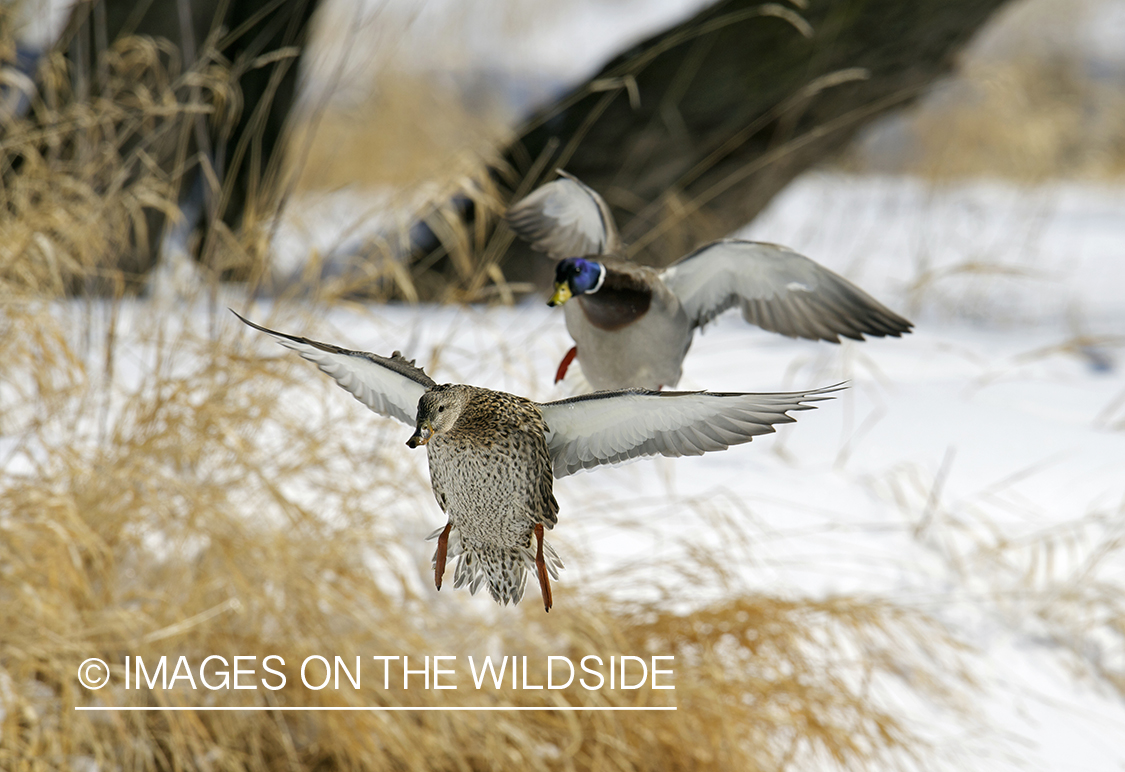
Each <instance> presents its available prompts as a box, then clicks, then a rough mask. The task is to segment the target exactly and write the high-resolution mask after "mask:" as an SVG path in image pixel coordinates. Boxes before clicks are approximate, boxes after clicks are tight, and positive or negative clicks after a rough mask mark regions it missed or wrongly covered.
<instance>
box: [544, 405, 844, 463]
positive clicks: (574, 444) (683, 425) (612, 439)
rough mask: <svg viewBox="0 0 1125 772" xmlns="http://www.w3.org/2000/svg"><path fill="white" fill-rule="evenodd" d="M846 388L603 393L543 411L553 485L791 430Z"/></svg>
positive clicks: (723, 447) (699, 452)
mask: <svg viewBox="0 0 1125 772" xmlns="http://www.w3.org/2000/svg"><path fill="white" fill-rule="evenodd" d="M843 388H844V385H843V384H838V385H836V386H829V387H828V388H824V389H814V390H812V391H795V392H788V393H779V394H713V393H711V392H706V391H680V392H674V391H647V390H644V389H629V390H626V391H601V392H595V393H594V394H586V395H583V396H580V397H571V398H570V399H564V400H559V401H558V402H548V403H546V404H542V405H540V406H539V409H540V410H541V411H542V413H543V418H544V420H545V421H546V422H547V448H548V450H549V451H550V454H551V461H552V464H553V466H554V472H555V477H565V476H566V475H568V474H573V473H574V472H577V471H579V470H580V469H591V468H593V467H595V466H599V465H601V464H619V463H621V462H623V461H628V460H630V459H633V458H639V457H641V456H655V455H661V456H698V455H701V454H703V453H707V452H710V451H713V450H725V449H726V448H728V447H730V446H731V445H739V444H741V443H744V442H749V441H750V440H751V439H752V438H754V437H756V436H757V435H759V434H768V433H770V432H772V431H774V428H773V427H774V425H775V424H781V423H792V422H793V421H795V420H796V419H795V418H793V417H792V416H790V415H788V411H790V410H810V409H812V408H813V407H815V405H811V404H806V403H811V402H819V401H821V400H825V399H831V398H832V394H833V393H834V392H837V391H840V390H841V389H843Z"/></svg>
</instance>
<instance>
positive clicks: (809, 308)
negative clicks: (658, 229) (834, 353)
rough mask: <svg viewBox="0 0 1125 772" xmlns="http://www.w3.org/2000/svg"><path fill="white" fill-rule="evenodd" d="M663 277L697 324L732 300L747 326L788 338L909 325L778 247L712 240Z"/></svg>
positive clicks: (851, 334)
mask: <svg viewBox="0 0 1125 772" xmlns="http://www.w3.org/2000/svg"><path fill="white" fill-rule="evenodd" d="M661 278H662V279H663V280H664V283H665V285H667V287H668V288H669V289H670V290H672V292H673V293H675V295H676V297H678V298H679V299H680V305H682V306H683V309H684V312H685V313H686V314H687V316H688V319H689V320H690V321H691V322H692V324H693V325H694V326H696V327H699V326H702V325H704V324H706V323H707V322H709V321H711V320H712V319H714V318H715V317H716V316H718V315H719V314H721V313H722V312H723V311H726V310H727V309H728V308H731V307H733V306H735V305H740V306H741V307H742V316H743V318H744V319H746V321H748V322H750V323H751V324H756V325H758V326H759V327H761V328H763V329H766V330H771V331H773V332H779V333H781V334H782V335H788V336H790V337H794V338H797V337H800V338H811V339H813V340H830V341H832V342H833V343H839V342H840V338H839V336H840V335H843V336H844V337H847V338H854V339H856V340H863V336H864V335H872V336H876V337H883V336H885V335H892V336H894V337H896V338H897V337H899V336H900V335H902V334H903V333H906V332H910V328H911V327H913V325H912V324H911V323H910V322H909V321H907V320H906V319H903V318H902V317H901V316H899V315H898V314H896V313H895V312H893V311H891V310H890V309H889V308H887V307H886V306H884V305H883V304H882V303H880V302H879V301H877V300H875V298H873V297H871V296H870V295H868V294H867V293H866V292H864V291H863V290H861V289H860V288H859V287H857V286H855V285H854V284H852V283H851V282H850V281H848V280H847V279H845V278H843V277H842V276H839V275H837V274H835V273H833V272H832V271H830V270H828V269H827V268H825V267H824V266H822V265H820V264H818V263H815V262H813V261H812V260H810V259H809V258H807V257H805V256H804V255H799V254H797V253H796V252H794V251H792V250H791V249H787V248H786V247H782V246H778V245H776V244H766V243H763V242H758V241H742V240H739V239H727V240H723V241H716V242H715V243H713V244H708V245H707V246H705V247H701V248H700V249H697V250H696V251H695V252H692V253H691V254H689V255H687V256H686V257H683V258H681V259H680V260H679V261H678V262H676V263H674V264H673V265H671V266H669V267H668V268H667V269H666V270H665V271H664V273H663V274H661Z"/></svg>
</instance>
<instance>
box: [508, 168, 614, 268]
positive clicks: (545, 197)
mask: <svg viewBox="0 0 1125 772" xmlns="http://www.w3.org/2000/svg"><path fill="white" fill-rule="evenodd" d="M504 219H505V220H507V221H508V225H510V226H511V228H512V230H514V231H515V232H516V233H517V234H519V236H520V238H522V239H523V240H524V241H526V242H528V243H529V244H531V248H532V249H535V250H538V251H540V252H546V253H547V255H548V256H549V257H552V258H554V259H555V260H563V259H565V258H567V257H583V256H585V255H605V254H609V253H611V252H616V251H617V250H618V249H620V247H621V239H620V238H619V237H618V235H617V226H616V225H615V224H614V222H613V215H612V214H611V213H610V211H609V207H608V206H607V205H606V203H605V200H604V199H603V198H602V197H601V196H599V195H598V194H597V193H596V192H594V190H593V189H591V188H589V187H587V186H586V185H585V184H584V183H582V182H581V181H580V180H579V179H578V178H577V177H575V176H574V175H572V174H567V173H566V172H564V171H562V170H561V169H560V170H559V178H558V179H557V180H555V181H554V182H548V183H547V184H546V185H540V186H539V187H538V188H536V189H535V190H534V191H533V192H532V193H530V194H529V195H528V196H526V197H525V198H523V199H521V200H520V201H518V202H517V203H515V204H513V205H512V207H511V208H510V209H508V211H507V213H506V214H505V215H504Z"/></svg>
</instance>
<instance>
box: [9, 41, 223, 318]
mask: <svg viewBox="0 0 1125 772" xmlns="http://www.w3.org/2000/svg"><path fill="white" fill-rule="evenodd" d="M178 61H179V60H178V52H177V51H176V50H175V49H174V48H173V47H171V46H170V45H168V44H167V43H166V42H162V41H156V40H152V39H148V38H141V37H129V38H123V39H121V40H119V41H117V42H116V43H115V44H114V45H113V46H112V47H111V48H110V49H109V50H107V51H105V52H104V53H103V54H102V56H101V57H100V59H99V67H98V71H97V78H98V80H99V88H98V90H97V93H96V95H94V96H89V97H87V98H80V97H79V96H78V95H76V94H75V93H74V92H73V91H72V88H71V80H72V77H71V75H72V73H71V65H70V63H69V62H67V60H66V59H65V57H64V56H63V55H62V53H61V52H58V51H56V52H53V53H51V54H49V55H48V56H47V57H46V58H45V61H44V62H43V63H42V64H41V66H40V69H39V77H40V81H41V84H42V85H41V87H40V89H38V90H32V91H30V92H29V93H28V96H29V98H30V99H31V107H30V111H29V113H28V114H27V115H25V116H23V117H20V118H16V119H14V120H7V121H5V126H4V131H3V133H2V135H0V174H2V175H3V186H2V187H0V218H2V219H3V232H4V239H3V243H2V244H0V292H5V293H21V294H22V293H26V292H33V293H43V294H45V295H47V296H52V295H57V294H60V293H63V292H74V291H76V290H78V289H99V290H103V291H104V289H105V288H106V287H107V286H108V287H110V288H112V287H113V286H114V284H115V283H117V282H120V281H126V282H128V283H129V284H131V285H135V284H136V283H137V282H138V281H139V280H140V278H141V276H140V274H141V272H143V271H144V270H146V269H147V268H148V263H146V262H145V258H144V257H143V256H142V257H140V258H139V260H138V259H130V260H123V259H122V255H123V254H132V253H136V252H137V251H138V249H139V250H140V251H141V252H143V251H144V250H145V249H146V248H147V247H146V246H145V245H147V243H148V241H149V236H150V231H151V230H152V229H153V228H157V229H159V228H160V227H161V226H160V225H159V218H156V217H154V214H155V213H162V214H163V215H165V216H166V217H168V218H170V219H171V220H173V221H175V220H177V219H179V211H178V208H177V205H176V201H177V198H178V196H179V188H180V179H181V177H182V176H183V174H184V170H185V168H186V167H187V166H188V165H189V164H190V165H194V164H198V163H200V159H198V158H188V157H187V156H186V155H185V154H184V153H183V152H181V153H180V154H179V155H177V148H184V149H186V143H187V135H188V134H189V133H190V132H191V131H192V128H193V125H194V120H195V118H196V117H200V118H202V119H207V120H211V119H213V118H214V117H215V116H214V115H213V113H214V111H215V108H214V107H213V105H214V104H223V103H229V101H230V100H231V97H232V94H231V92H230V89H229V73H228V72H227V71H226V70H225V69H223V68H222V67H220V66H219V65H217V64H213V63H211V62H209V61H206V60H205V61H204V62H203V63H202V64H200V65H199V66H197V67H196V68H194V69H191V70H188V71H186V72H180V68H179V64H178ZM166 158H172V159H175V160H176V163H175V164H174V166H173V168H162V167H161V162H160V159H166ZM152 259H153V258H152V256H149V257H148V261H149V262H151V260H152Z"/></svg>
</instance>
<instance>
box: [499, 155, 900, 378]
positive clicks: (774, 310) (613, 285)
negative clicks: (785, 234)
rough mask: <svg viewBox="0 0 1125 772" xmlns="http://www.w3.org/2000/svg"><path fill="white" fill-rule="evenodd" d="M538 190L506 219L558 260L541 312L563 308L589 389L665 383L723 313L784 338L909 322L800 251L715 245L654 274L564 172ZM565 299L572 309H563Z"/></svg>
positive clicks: (854, 332)
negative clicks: (698, 333)
mask: <svg viewBox="0 0 1125 772" xmlns="http://www.w3.org/2000/svg"><path fill="white" fill-rule="evenodd" d="M559 175H560V177H559V179H557V180H555V181H554V182H550V183H547V184H546V185H542V186H540V187H539V188H538V189H536V190H535V191H533V192H532V193H531V194H530V195H528V196H527V197H526V198H524V199H523V200H521V201H519V202H518V203H516V204H515V205H513V206H512V207H511V208H510V209H509V210H508V212H507V214H506V215H505V219H506V220H507V221H508V224H509V225H510V226H511V227H512V229H513V230H514V231H515V232H516V233H517V234H519V235H520V237H522V238H523V239H525V240H526V241H528V242H529V243H530V244H531V246H532V247H533V248H534V249H537V250H539V251H541V252H545V253H547V255H548V256H550V257H552V258H554V259H556V260H559V261H560V262H559V264H558V265H557V266H556V272H555V293H554V295H553V296H552V298H551V301H550V304H551V305H561V304H564V303H565V304H566V305H565V311H566V327H567V331H568V332H570V336H571V337H572V338H573V339H574V342H575V348H574V349H571V351H570V353H568V354H567V357H566V358H565V359H564V360H563V362H562V364H561V365H560V366H559V371H558V373H557V375H556V378H555V380H556V381H558V380H561V379H562V377H563V375H565V373H566V368H567V365H568V364H569V363H570V361H571V359H572V358H573V357H574V356H575V354H577V357H578V361H579V362H580V363H581V365H582V372H583V374H584V375H585V376H586V379H587V380H588V381H589V382H590V384H591V385H592V386H593V387H594V388H595V389H623V388H629V387H642V388H647V389H659V388H661V387H664V386H675V385H676V384H677V383H678V382H679V380H680V375H681V372H682V369H681V368H682V365H683V361H684V357H685V356H686V355H687V351H688V348H690V346H691V340H692V336H693V335H694V334H695V330H696V328H698V327H702V326H703V325H705V324H706V323H707V322H709V321H711V320H712V319H714V318H715V317H716V316H718V315H719V314H721V313H722V312H724V311H726V310H727V309H729V308H733V307H734V306H739V307H740V308H741V309H742V316H743V318H744V319H746V321H748V322H750V323H751V324H755V325H757V326H759V327H762V328H763V329H766V330H771V331H773V332H778V333H781V334H782V335H788V336H790V337H800V338H809V339H812V340H826V341H831V342H833V343H839V342H840V336H844V337H846V338H853V339H856V340H863V337H864V335H871V336H874V337H883V336H894V337H899V336H901V335H902V334H903V333H908V332H910V329H911V327H912V326H913V325H912V324H911V323H910V322H909V321H907V320H906V319H904V318H902V317H901V316H899V315H898V314H896V313H894V312H893V311H891V310H890V309H888V308H887V307H886V306H884V305H883V304H881V303H879V301H877V300H875V299H874V298H872V297H871V296H870V295H868V294H867V293H866V292H864V291H863V290H861V289H860V288H859V287H857V286H855V285H854V284H852V283H851V282H849V281H848V280H847V279H845V278H843V277H841V276H838V275H837V274H835V273H833V272H832V271H830V270H828V269H827V268H825V267H824V266H822V265H819V264H817V263H815V262H813V261H812V260H810V259H809V258H807V257H805V256H804V255H800V254H797V253H796V252H794V251H792V250H790V249H787V248H786V247H782V246H778V245H776V244H767V243H763V242H756V241H743V240H739V239H724V240H721V241H716V242H714V243H711V244H708V245H706V246H704V247H701V248H699V249H697V250H695V251H694V252H692V253H691V254H689V255H687V256H685V257H683V258H680V260H678V261H677V262H675V263H674V264H672V265H671V266H669V267H668V268H665V269H663V270H657V269H654V268H648V267H645V266H640V265H636V264H634V263H629V262H627V261H625V260H622V259H620V258H619V257H618V256H619V255H620V254H621V252H622V248H623V244H622V242H621V238H620V237H619V236H618V233H617V227H616V226H615V225H614V222H613V216H612V214H611V213H610V211H609V207H608V206H607V205H606V203H605V201H604V200H603V199H602V197H601V196H599V195H598V194H597V193H596V192H595V191H594V190H593V189H591V188H590V187H589V186H587V185H585V184H583V183H582V182H581V181H579V180H578V179H577V178H576V177H574V176H573V175H570V174H567V173H566V172H564V171H561V170H560V171H559ZM572 297H574V298H576V302H573V303H568V302H567V301H568V300H570V299H571V298H572Z"/></svg>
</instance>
